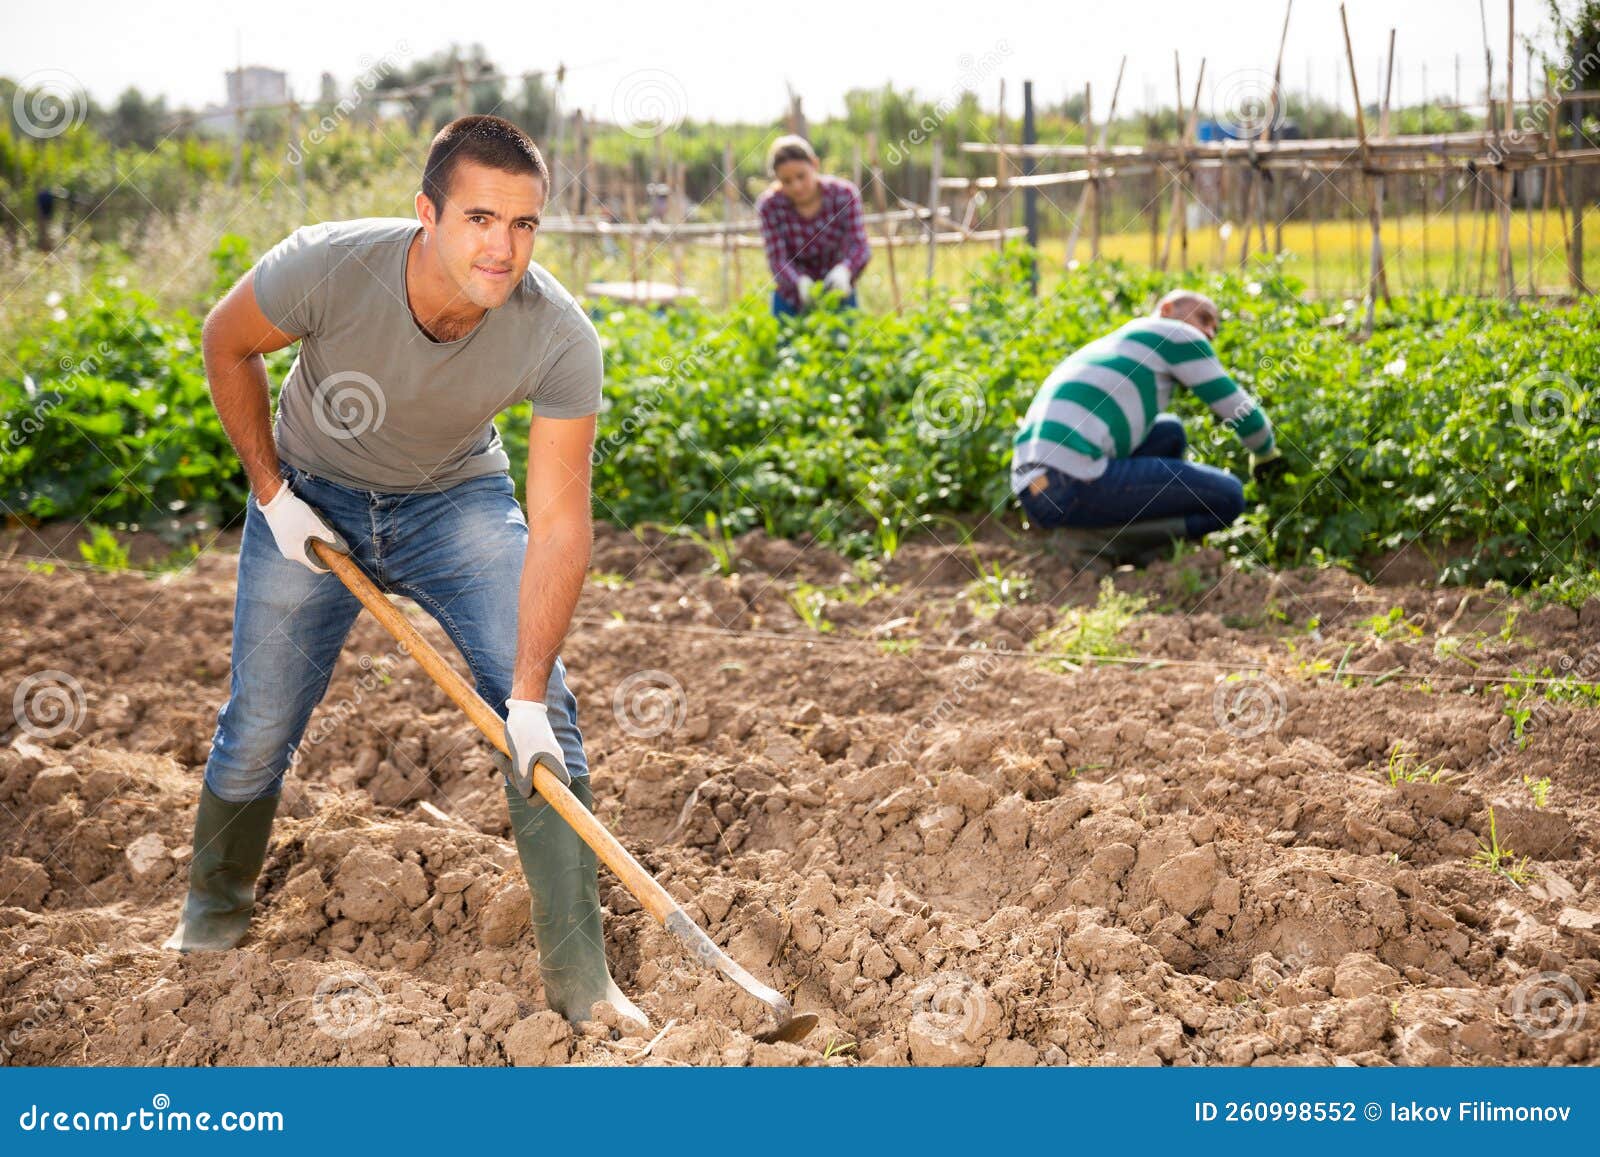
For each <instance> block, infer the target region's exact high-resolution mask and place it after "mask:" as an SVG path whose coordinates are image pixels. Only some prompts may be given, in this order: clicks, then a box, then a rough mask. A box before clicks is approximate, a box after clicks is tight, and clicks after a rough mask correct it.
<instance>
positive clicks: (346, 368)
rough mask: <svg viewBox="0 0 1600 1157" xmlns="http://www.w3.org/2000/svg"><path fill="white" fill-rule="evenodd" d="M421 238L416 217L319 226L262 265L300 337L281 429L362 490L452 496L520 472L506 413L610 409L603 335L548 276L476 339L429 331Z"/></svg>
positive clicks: (263, 282) (282, 321) (301, 458)
mask: <svg viewBox="0 0 1600 1157" xmlns="http://www.w3.org/2000/svg"><path fill="white" fill-rule="evenodd" d="M420 228H421V226H420V225H418V224H417V222H416V221H414V220H412V219H410V218H407V217H369V218H362V219H359V220H355V221H328V222H324V223H323V224H320V225H307V226H304V227H302V228H300V229H296V230H295V231H294V232H293V233H291V234H290V235H289V236H288V237H286V238H284V239H283V240H282V241H280V242H279V243H278V244H277V245H275V246H273V247H272V249H270V250H269V251H268V252H267V253H266V254H265V255H264V256H263V257H262V258H261V260H260V261H259V262H257V263H256V267H255V291H256V301H257V302H258V303H259V305H260V307H261V312H262V313H264V314H265V315H266V317H267V320H268V321H270V322H272V324H273V325H275V326H277V327H278V328H279V329H281V330H283V331H284V332H285V333H291V334H297V335H299V336H300V350H299V354H298V356H297V357H296V358H295V361H294V365H293V366H292V367H290V369H289V374H288V376H287V377H286V378H285V379H284V381H283V388H282V390H281V391H280V392H279V396H278V418H277V423H276V425H275V427H274V435H275V437H276V438H277V442H278V453H279V456H280V457H282V458H283V460H284V461H286V462H288V463H289V464H290V465H292V466H296V467H298V468H300V469H301V470H305V471H306V472H308V473H310V474H315V475H317V476H319V477H322V478H326V479H328V480H329V481H331V482H337V483H339V484H341V485H344V486H350V487H353V488H355V489H358V490H376V491H385V492H390V493H396V492H399V493H407V492H411V491H417V490H422V491H437V490H444V489H446V488H448V487H451V486H454V485H456V484H458V483H460V482H464V481H466V480H467V479H469V478H477V477H480V476H481V475H484V474H493V473H495V472H501V473H505V472H507V471H508V470H509V468H510V460H509V459H508V458H507V457H506V452H505V448H504V447H503V445H502V444H501V441H500V432H499V431H498V430H497V429H496V428H495V426H494V421H493V419H494V416H495V415H496V414H498V413H499V412H500V411H502V410H504V409H507V408H508V407H510V406H513V405H515V404H516V403H518V402H521V401H525V400H529V401H532V403H533V412H534V413H535V414H538V415H542V416H547V417H551V418H580V417H583V416H585V415H587V414H593V413H596V412H597V411H598V410H599V409H600V381H601V372H602V359H601V354H600V338H599V335H598V334H596V333H595V329H594V325H593V324H592V323H591V322H590V321H589V318H588V316H587V315H586V314H585V313H584V312H583V309H582V307H581V306H579V305H578V303H577V302H576V301H574V300H573V298H572V295H571V294H570V293H568V292H567V291H566V290H565V289H564V288H563V287H562V286H561V285H560V283H559V282H557V281H556V279H555V278H554V277H552V276H551V275H550V273H549V271H548V270H546V269H544V268H543V267H542V266H540V265H538V264H537V263H530V264H529V266H528V272H527V273H526V274H525V275H524V277H523V278H522V282H521V283H520V284H519V285H518V286H517V287H516V289H514V290H513V291H512V293H511V296H510V297H509V298H508V299H507V300H506V303H505V304H504V305H503V306H501V307H499V308H498V309H492V310H490V311H489V312H488V314H487V315H486V316H485V317H484V318H483V320H482V321H480V322H479V323H478V325H477V328H475V329H474V330H473V331H472V332H471V333H469V334H467V335H466V336H465V337H463V338H459V339H458V340H456V341H450V342H436V341H433V340H432V339H431V338H429V337H428V335H427V334H425V333H423V332H422V330H421V329H420V328H419V327H418V326H417V323H416V321H415V320H414V319H413V318H412V316H411V309H410V307H409V306H408V305H407V302H406V290H405V284H406V281H405V267H406V261H407V260H408V252H409V250H410V246H411V241H412V238H413V237H415V236H416V233H417V231H418V230H419V229H420Z"/></svg>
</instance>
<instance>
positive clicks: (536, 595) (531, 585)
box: [511, 515, 594, 701]
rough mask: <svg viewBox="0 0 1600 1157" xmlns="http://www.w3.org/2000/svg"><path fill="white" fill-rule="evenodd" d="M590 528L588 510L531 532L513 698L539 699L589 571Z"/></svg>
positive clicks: (519, 607) (521, 596) (519, 614)
mask: <svg viewBox="0 0 1600 1157" xmlns="http://www.w3.org/2000/svg"><path fill="white" fill-rule="evenodd" d="M593 545H594V527H593V524H592V523H591V522H590V520H589V518H588V517H587V515H585V516H584V517H583V518H582V519H581V520H573V521H572V522H570V523H567V524H564V525H562V526H560V527H557V528H555V529H554V530H551V531H547V532H538V531H530V533H529V535H528V550H527V553H526V555H525V556H524V557H523V563H522V588H521V590H520V592H519V593H518V597H517V665H516V670H515V672H514V673H513V677H512V682H511V697H512V698H513V699H533V700H538V701H543V699H544V691H545V685H546V684H547V683H549V681H550V671H551V668H553V667H554V666H555V662H556V656H557V655H558V654H559V653H560V651H561V643H562V640H563V639H565V638H566V635H567V628H568V627H569V626H570V625H571V623H572V612H573V609H574V608H575V607H576V606H577V605H578V596H579V595H580V594H581V593H582V592H583V580H584V576H585V575H587V574H588V573H589V554H590V551H591V549H592V548H593Z"/></svg>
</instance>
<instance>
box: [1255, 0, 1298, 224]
mask: <svg viewBox="0 0 1600 1157" xmlns="http://www.w3.org/2000/svg"><path fill="white" fill-rule="evenodd" d="M1293 13H1294V0H1287V3H1285V4H1284V6H1283V31H1282V32H1281V33H1279V34H1278V62H1277V63H1276V64H1275V65H1273V68H1272V111H1271V112H1270V113H1269V114H1268V116H1267V123H1266V124H1264V125H1262V126H1261V139H1262V140H1263V141H1270V140H1271V139H1272V127H1273V125H1274V124H1276V123H1277V121H1278V114H1279V108H1280V106H1281V104H1282V102H1283V53H1284V49H1285V48H1287V47H1288V44H1289V17H1290V16H1291V15H1292V14H1293ZM1271 191H1272V220H1273V250H1272V251H1273V253H1275V254H1277V253H1282V252H1283V218H1282V216H1281V215H1280V209H1281V203H1280V198H1281V190H1280V189H1279V187H1278V182H1277V180H1276V179H1274V180H1273V182H1272V190H1271ZM1262 208H1263V210H1265V205H1263V206H1262ZM1266 247H1267V234H1266V225H1265V223H1264V222H1263V225H1262V231H1261V248H1262V249H1263V250H1265V249H1266Z"/></svg>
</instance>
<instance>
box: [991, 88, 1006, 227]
mask: <svg viewBox="0 0 1600 1157" xmlns="http://www.w3.org/2000/svg"><path fill="white" fill-rule="evenodd" d="M994 143H995V144H996V145H998V146H1000V147H999V148H998V149H996V150H995V156H994V224H995V229H996V231H997V232H996V235H995V248H996V249H999V250H1001V251H1002V252H1003V251H1004V250H1005V247H1006V225H1007V224H1008V221H1007V219H1006V217H1005V216H1003V215H1002V213H1001V206H1002V205H1004V204H1005V201H1006V179H1007V174H1006V149H1005V145H1006V80H1005V77H1001V78H1000V107H999V112H998V114H997V115H996V117H995V127H994Z"/></svg>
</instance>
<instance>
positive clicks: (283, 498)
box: [251, 482, 350, 574]
mask: <svg viewBox="0 0 1600 1157" xmlns="http://www.w3.org/2000/svg"><path fill="white" fill-rule="evenodd" d="M251 501H252V502H256V500H255V499H254V498H252V499H251ZM256 509H257V510H259V511H261V513H262V514H264V515H266V518H267V526H268V527H269V528H270V529H271V530H272V538H273V541H275V542H276V543H277V544H278V549H279V550H280V551H282V552H283V557H284V558H286V559H288V560H289V561H290V562H298V563H300V564H302V565H303V566H307V567H309V568H311V569H312V570H314V571H316V572H317V573H318V574H327V573H328V568H327V567H325V566H323V565H322V563H320V562H318V561H317V557H316V555H314V554H312V553H311V545H310V544H311V540H312V539H313V538H320V539H321V540H322V541H323V542H326V543H328V544H329V545H331V546H333V547H335V548H336V549H338V550H341V551H343V552H344V553H345V554H349V553H350V545H349V544H348V543H347V542H345V540H344V539H343V538H342V537H340V535H339V532H338V531H337V530H334V529H333V527H331V526H329V525H328V524H327V523H326V522H324V521H323V520H322V515H320V514H318V513H317V512H316V511H315V510H313V509H312V508H311V507H310V506H309V505H307V504H306V502H305V501H304V500H303V499H302V498H301V497H300V496H299V495H297V494H295V493H294V491H292V490H290V489H289V484H288V483H287V482H284V483H283V484H281V485H280V486H279V487H278V492H277V493H276V494H274V495H273V496H272V501H271V502H268V503H267V504H266V505H265V506H262V505H261V503H260V502H256Z"/></svg>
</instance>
